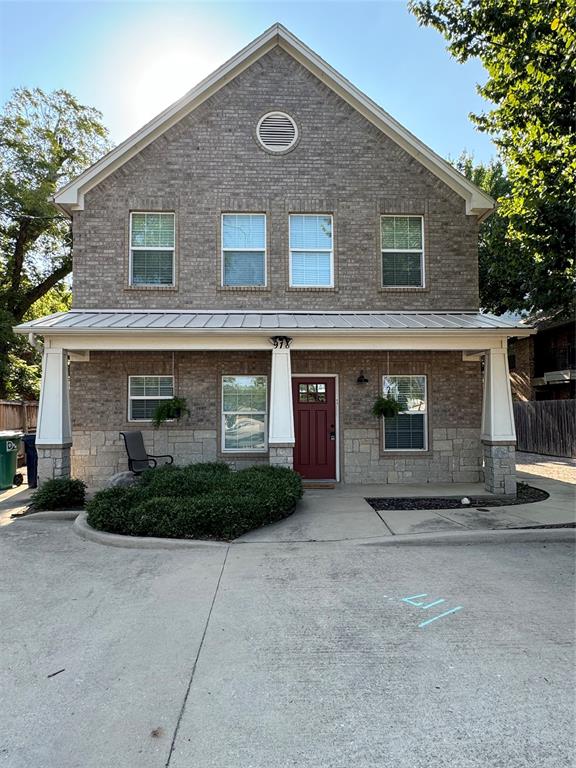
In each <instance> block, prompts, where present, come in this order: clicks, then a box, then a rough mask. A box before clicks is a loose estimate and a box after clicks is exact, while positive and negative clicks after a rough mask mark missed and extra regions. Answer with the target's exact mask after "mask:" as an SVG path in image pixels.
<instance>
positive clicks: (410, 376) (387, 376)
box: [382, 373, 428, 453]
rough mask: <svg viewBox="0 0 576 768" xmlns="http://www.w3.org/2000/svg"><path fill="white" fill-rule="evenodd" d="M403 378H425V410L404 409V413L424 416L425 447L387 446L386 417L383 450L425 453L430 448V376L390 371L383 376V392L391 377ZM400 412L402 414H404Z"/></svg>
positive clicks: (383, 427)
mask: <svg viewBox="0 0 576 768" xmlns="http://www.w3.org/2000/svg"><path fill="white" fill-rule="evenodd" d="M393 377H396V378H399V377H402V378H403V379H422V378H423V379H424V405H425V410H424V411H402V414H410V413H414V414H420V415H423V416H424V447H423V448H386V429H385V426H384V422H385V419H383V422H382V450H384V451H386V452H388V453H425V452H426V451H427V450H428V376H427V375H426V374H425V373H389V374H385V375H384V376H382V392H384V382H385V380H386V379H389V378H393ZM402 414H400V415H402Z"/></svg>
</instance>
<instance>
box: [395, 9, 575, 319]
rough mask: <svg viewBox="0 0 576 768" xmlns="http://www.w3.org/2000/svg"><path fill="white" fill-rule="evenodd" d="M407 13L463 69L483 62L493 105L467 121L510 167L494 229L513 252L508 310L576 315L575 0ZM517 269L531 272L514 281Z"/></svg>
mask: <svg viewBox="0 0 576 768" xmlns="http://www.w3.org/2000/svg"><path fill="white" fill-rule="evenodd" d="M409 6H410V9H411V11H412V12H413V13H414V14H415V16H416V17H417V19H418V20H419V22H420V23H421V24H424V25H427V26H432V27H434V28H435V29H437V30H439V31H440V32H441V33H442V34H443V35H444V37H445V38H446V39H447V41H448V50H449V51H450V53H451V54H452V55H453V56H454V57H455V58H456V59H457V60H458V61H460V62H464V61H466V60H467V59H469V58H471V57H477V58H479V59H480V61H481V62H482V64H483V65H484V67H485V69H486V71H487V73H488V80H487V82H486V84H485V85H482V86H479V87H478V91H479V93H480V94H481V95H482V96H483V97H484V98H486V99H487V100H488V101H491V102H492V103H493V104H494V107H493V108H492V109H491V110H489V111H488V112H487V113H486V114H481V115H471V118H472V120H473V121H474V122H475V123H476V125H477V126H478V128H479V129H480V130H481V131H485V132H486V133H489V134H490V136H491V137H492V139H493V141H494V143H495V144H496V146H497V147H498V149H499V151H500V155H501V158H502V160H503V162H504V165H505V167H506V169H507V180H506V182H505V181H504V176H502V178H501V182H502V184H506V185H508V189H506V188H505V187H502V192H503V193H502V194H500V195H498V198H499V209H498V216H497V218H496V219H495V224H494V229H495V230H496V229H499V228H500V227H502V228H503V227H504V226H506V242H507V246H513V254H512V258H511V259H510V263H509V264H508V265H502V266H503V267H504V271H503V274H502V277H503V278H506V277H509V278H511V279H512V284H511V286H509V287H508V288H507V287H506V286H503V289H504V291H505V292H506V291H507V292H508V294H509V296H508V298H507V303H506V308H507V309H511V310H515V309H526V310H528V311H531V312H534V311H538V310H541V311H546V312H548V311H557V310H560V311H564V312H566V313H569V312H571V311H572V310H573V309H574V297H575V294H574V208H575V204H576V184H575V180H576V134H575V132H574V107H573V105H574V62H575V59H576V35H575V25H574V0H548V1H546V0H410V3H409ZM484 170H485V171H486V172H488V173H490V172H491V171H490V168H488V169H484ZM493 170H494V168H492V171H493ZM479 173H481V171H479ZM485 181H487V182H488V179H485ZM492 181H494V183H496V179H495V178H494V179H492ZM503 257H504V258H507V255H506V254H505V253H504V254H503ZM518 265H521V267H522V269H523V270H525V274H523V275H520V276H517V279H514V271H515V267H516V266H518ZM503 306H504V305H503Z"/></svg>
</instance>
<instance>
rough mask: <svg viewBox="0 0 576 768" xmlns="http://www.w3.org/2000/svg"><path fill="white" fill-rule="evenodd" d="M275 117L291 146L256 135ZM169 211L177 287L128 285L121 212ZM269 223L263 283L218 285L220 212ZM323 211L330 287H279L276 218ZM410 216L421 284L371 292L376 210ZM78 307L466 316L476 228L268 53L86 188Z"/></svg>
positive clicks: (77, 251)
mask: <svg viewBox="0 0 576 768" xmlns="http://www.w3.org/2000/svg"><path fill="white" fill-rule="evenodd" d="M272 109H280V110H283V111H286V112H288V113H289V114H290V115H292V116H293V117H294V119H295V120H296V122H297V124H298V127H299V131H300V141H299V143H298V145H297V147H296V148H295V149H294V150H293V151H291V152H289V153H287V154H284V155H281V156H274V155H272V154H270V153H268V152H266V151H264V150H263V149H261V148H260V147H259V145H258V144H257V143H256V141H255V138H254V130H255V126H256V123H257V121H258V118H259V117H260V116H261V115H262V114H263V113H265V112H266V111H269V110H272ZM131 210H148V211H150V210H151V211H155V210H158V211H161V210H167V211H175V212H176V279H177V286H176V288H175V289H134V288H129V287H128V284H127V283H128V252H129V213H130V211H131ZM226 211H244V212H246V211H255V212H266V213H267V215H268V227H267V232H268V272H269V274H268V279H269V285H268V287H267V288H265V289H249V290H246V289H244V290H239V289H221V288H220V287H219V285H220V273H219V270H220V266H219V265H220V242H219V238H220V215H221V213H222V212H226ZM290 212H326V213H332V214H333V215H334V231H335V236H334V243H335V288H334V289H289V288H288V214H289V213H290ZM383 213H388V214H391V213H412V214H422V215H423V216H424V224H425V259H426V281H427V285H426V288H425V289H423V290H422V289H406V288H404V289H386V290H382V289H381V288H380V284H381V274H380V235H379V216H380V214H383ZM73 228H74V306H75V307H79V308H96V307H102V308H118V307H121V308H142V307H146V308H182V309H226V308H236V309H243V308H250V309H253V308H261V309H265V308H268V309H292V310H297V309H302V310H304V309H306V310H321V309H325V310H334V309H339V310H345V309H353V310H361V309H369V310H378V309H382V310H426V309H435V310H477V309H478V269H477V234H478V232H477V230H478V227H477V221H476V219H475V217H473V216H467V215H466V214H465V204H464V200H463V199H462V198H461V197H460V196H458V195H457V194H456V193H455V192H454V191H452V190H451V189H450V188H449V187H448V186H446V185H445V184H444V183H443V182H441V181H440V180H439V179H438V178H437V177H435V176H434V175H433V174H432V173H430V172H429V171H428V170H427V169H426V168H424V167H423V166H422V165H420V163H418V162H417V161H416V160H415V159H414V158H412V157H411V156H409V155H408V154H407V153H406V152H405V151H404V150H402V149H401V148H400V147H399V146H398V145H397V144H395V143H394V142H393V141H392V140H390V139H389V138H387V137H386V136H385V135H384V134H382V133H381V132H380V131H379V130H378V129H377V128H376V127H374V126H373V125H372V124H371V123H369V122H368V121H367V120H365V118H363V117H362V116H361V115H360V114H359V113H358V112H356V111H355V110H354V109H353V108H352V107H350V106H349V105H348V104H347V103H346V102H344V101H343V100H342V99H341V98H340V97H339V96H337V95H336V94H335V93H334V92H333V91H331V90H330V89H328V88H327V87H326V86H325V85H324V84H323V83H322V82H321V81H320V80H318V79H317V78H316V77H315V76H314V75H312V74H311V73H310V72H308V71H307V70H306V69H305V68H304V67H302V66H301V65H300V64H299V63H297V62H296V61H295V60H294V59H292V57H290V56H289V54H287V53H286V52H285V51H283V50H282V49H280V48H275V49H273V50H272V51H270V52H269V53H267V54H266V55H265V56H263V57H262V58H261V59H260V60H259V61H258V62H256V63H255V64H253V65H252V66H251V67H250V68H249V69H247V70H246V71H245V72H243V73H242V74H241V75H239V76H238V77H237V78H236V79H235V80H233V81H232V82H231V83H229V84H228V85H226V86H225V87H223V88H222V89H221V90H220V91H219V92H218V93H216V94H215V95H213V96H212V97H211V98H210V99H208V100H207V101H206V102H204V103H203V104H202V105H201V106H200V107H198V108H197V109H196V110H195V111H194V112H193V113H191V114H190V115H188V116H187V117H185V118H184V119H183V120H181V121H180V122H179V123H178V124H177V125H175V126H173V127H172V128H171V129H169V130H168V131H167V132H166V133H165V134H164V135H163V136H161V137H159V138H158V139H156V140H155V141H154V142H153V143H151V144H150V145H149V146H148V147H146V148H144V149H143V150H142V151H141V152H140V153H139V154H138V155H137V156H135V157H134V158H132V159H131V160H130V161H129V162H128V163H126V164H125V165H124V166H122V167H121V168H120V169H118V170H117V171H116V172H115V173H114V174H112V175H111V176H110V177H108V178H107V179H105V180H104V181H103V182H101V183H100V184H99V185H98V186H97V187H95V188H94V189H93V190H91V191H90V192H88V193H87V194H86V198H85V210H84V211H78V212H76V213H74V220H73Z"/></svg>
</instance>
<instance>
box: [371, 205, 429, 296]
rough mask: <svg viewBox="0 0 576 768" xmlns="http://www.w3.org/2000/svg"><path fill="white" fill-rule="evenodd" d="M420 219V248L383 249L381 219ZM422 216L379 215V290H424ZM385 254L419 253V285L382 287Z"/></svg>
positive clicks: (402, 214)
mask: <svg viewBox="0 0 576 768" xmlns="http://www.w3.org/2000/svg"><path fill="white" fill-rule="evenodd" d="M398 218H406V219H420V227H421V232H422V248H384V247H383V245H382V219H398ZM424 246H425V243H424V216H422V214H418V213H383V214H380V286H381V288H384V289H386V288H426V259H425V258H424ZM385 253H419V254H420V285H384V259H383V258H382V257H383V254H385Z"/></svg>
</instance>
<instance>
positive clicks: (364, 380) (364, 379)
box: [356, 371, 368, 384]
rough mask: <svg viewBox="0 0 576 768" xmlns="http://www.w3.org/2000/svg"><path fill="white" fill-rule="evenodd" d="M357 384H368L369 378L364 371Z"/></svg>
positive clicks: (361, 372)
mask: <svg viewBox="0 0 576 768" xmlns="http://www.w3.org/2000/svg"><path fill="white" fill-rule="evenodd" d="M356 384H368V379H367V378H366V376H364V371H360V375H359V376H358V378H357V379H356Z"/></svg>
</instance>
